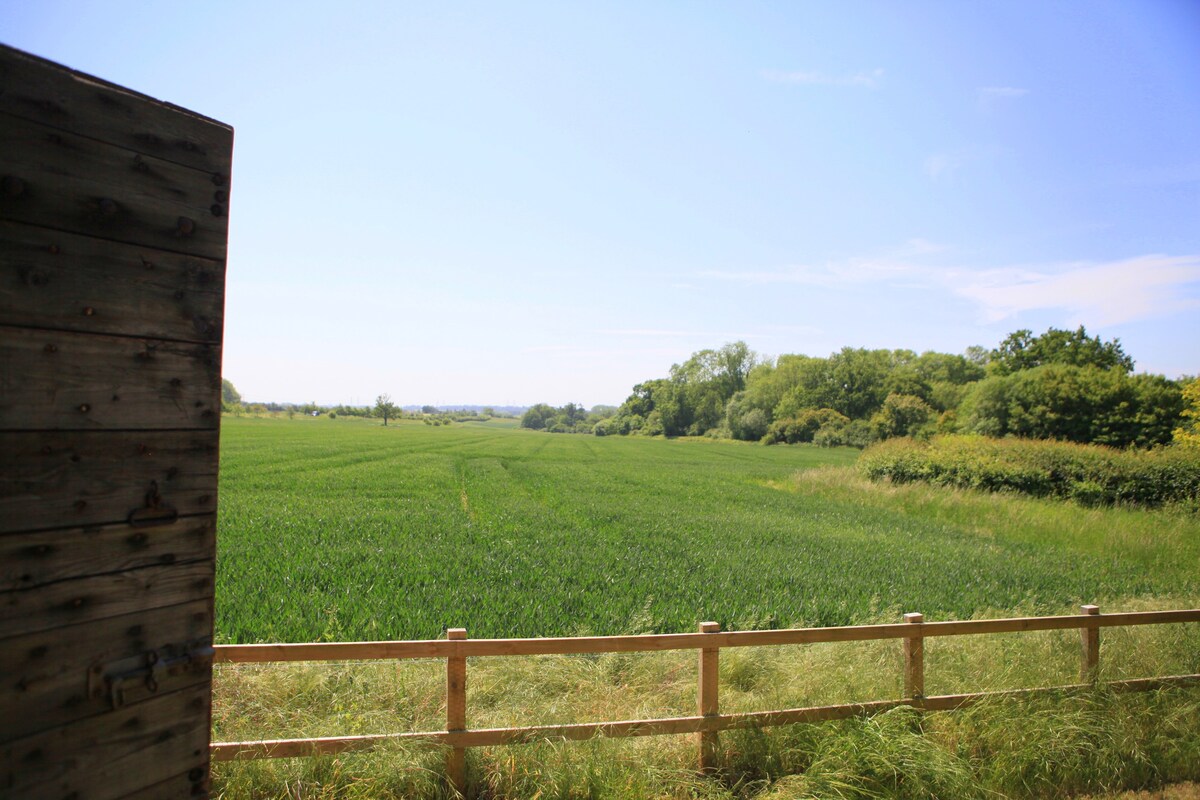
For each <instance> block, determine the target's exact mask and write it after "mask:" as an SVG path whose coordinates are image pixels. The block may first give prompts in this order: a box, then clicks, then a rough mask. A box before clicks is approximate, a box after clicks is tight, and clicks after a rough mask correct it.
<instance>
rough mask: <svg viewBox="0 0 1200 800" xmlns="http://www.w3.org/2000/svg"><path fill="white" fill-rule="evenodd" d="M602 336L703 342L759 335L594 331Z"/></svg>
mask: <svg viewBox="0 0 1200 800" xmlns="http://www.w3.org/2000/svg"><path fill="white" fill-rule="evenodd" d="M595 333H598V334H600V335H603V336H633V337H646V338H659V339H672V338H674V339H688V338H690V339H702V340H704V341H712V340H715V339H723V340H726V341H729V340H733V339H753V338H756V337H757V336H758V335H759V334H755V333H738V332H736V331H734V332H728V331H727V332H724V333H722V332H720V331H681V330H664V329H660V328H608V329H604V330H598V331H595Z"/></svg>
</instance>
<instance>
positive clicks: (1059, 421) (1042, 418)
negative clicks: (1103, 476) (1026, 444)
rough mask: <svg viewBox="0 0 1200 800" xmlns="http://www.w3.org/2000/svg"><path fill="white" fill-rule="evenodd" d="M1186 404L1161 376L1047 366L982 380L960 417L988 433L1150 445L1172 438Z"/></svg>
mask: <svg viewBox="0 0 1200 800" xmlns="http://www.w3.org/2000/svg"><path fill="white" fill-rule="evenodd" d="M1182 408H1183V399H1182V393H1181V391H1180V389H1179V386H1178V384H1177V383H1175V382H1174V381H1169V380H1167V379H1166V378H1163V377H1162V376H1157V375H1134V376H1130V375H1127V374H1126V373H1125V372H1124V371H1122V370H1120V369H1102V368H1100V367H1096V366H1083V367H1080V366H1075V365H1071V364H1045V365H1043V366H1040V367H1034V368H1032V369H1025V370H1021V371H1019V372H1015V373H1012V374H1011V375H993V376H991V377H989V378H987V379H985V380H983V381H980V382H979V383H977V384H976V385H975V387H974V388H973V389H972V391H971V394H970V395H969V396H968V397H967V398H966V399H965V400H964V401H963V405H962V407H961V409H960V414H961V418H962V420H963V422H964V424H963V428H964V430H966V431H968V432H973V433H980V434H984V435H986V436H1021V437H1024V438H1030V439H1060V440H1065V441H1071V442H1080V443H1091V444H1104V445H1109V446H1112V447H1128V446H1130V445H1133V446H1138V447H1149V446H1153V445H1155V444H1165V443H1166V442H1168V441H1170V438H1171V431H1172V429H1173V428H1174V427H1175V426H1176V425H1177V424H1178V421H1179V419H1180V412H1181V410H1182Z"/></svg>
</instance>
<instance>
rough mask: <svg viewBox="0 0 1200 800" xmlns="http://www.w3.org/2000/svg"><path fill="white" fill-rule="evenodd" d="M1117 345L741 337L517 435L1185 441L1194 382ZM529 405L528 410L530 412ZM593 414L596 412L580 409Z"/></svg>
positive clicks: (1195, 397) (1019, 334)
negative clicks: (923, 344)
mask: <svg viewBox="0 0 1200 800" xmlns="http://www.w3.org/2000/svg"><path fill="white" fill-rule="evenodd" d="M1133 366H1134V361H1133V359H1132V358H1131V357H1130V356H1129V355H1128V354H1126V353H1125V352H1124V350H1123V349H1122V347H1121V344H1120V341H1119V340H1116V339H1113V340H1111V341H1104V340H1102V339H1100V337H1098V336H1089V335H1088V333H1087V331H1086V330H1085V329H1084V327H1083V326H1080V327H1079V328H1078V329H1076V330H1059V329H1056V328H1050V329H1048V330H1047V331H1046V332H1045V333H1043V334H1040V335H1034V334H1033V332H1032V331H1030V330H1019V331H1016V332H1014V333H1011V334H1009V335H1008V336H1007V337H1006V338H1005V339H1004V340H1003V341H1002V342H1000V344H999V345H998V346H997V347H995V348H994V349H991V350H987V349H984V348H982V347H972V348H969V349H968V350H967V352H966V353H964V354H962V355H952V354H948V353H938V352H933V351H928V352H924V353H921V354H919V355H918V354H917V353H915V352H913V351H911V350H884V349H877V350H869V349H863V348H852V347H844V348H842V349H841V350H839V351H838V352H835V353H832V354H830V355H829V356H827V357H824V358H822V357H815V356H807V355H781V356H779V357H778V358H775V359H770V358H764V357H762V356H760V355H759V354H757V353H755V352H754V351H753V350H751V349H750V348H749V347H748V346H747V345H746V343H745V342H740V341H739V342H732V343H729V344H726V345H724V346H722V347H720V348H719V349H715V350H701V351H699V352H697V353H694V354H693V355H692V356H691V357H690V358H689V359H688V360H687V361H685V362H683V363H682V364H675V365H673V366H672V367H671V370H670V374H669V375H667V376H666V377H663V378H655V379H651V380H647V381H644V382H642V383H639V384H637V385H636V386H634V387H633V391H632V393H631V394H630V395H629V397H628V398H627V399H626V400H625V402H624V403H622V404H621V406H620V407H619V408H618V409H616V410H615V412H613V413H598V414H597V413H593V414H584V413H583V410H582V409H581V408H579V407H577V406H575V405H574V404H568V406H565V407H563V408H560V409H553V408H550V407H549V406H544V405H543V406H535V407H534V408H533V409H530V411H529V412H527V413H526V415H525V417H523V418H522V421H521V424H522V425H523V426H524V427H528V428H534V429H537V430H553V431H558V432H590V433H593V434H595V435H600V436H604V435H650V436H655V435H663V436H710V437H727V438H732V439H742V440H747V441H762V442H764V443H766V444H776V443H789V444H790V443H797V442H813V443H816V444H820V445H826V446H835V445H851V446H856V447H864V446H866V445H868V444H870V443H872V442H875V441H879V440H881V439H888V438H892V437H897V436H914V437H918V438H923V437H929V436H931V435H933V434H936V433H976V434H982V435H986V436H994V437H1003V436H1019V437H1025V438H1034V439H1058V440H1065V441H1072V442H1081V443H1095V444H1104V445H1109V446H1114V447H1129V446H1135V447H1152V446H1155V445H1162V444H1166V443H1168V442H1171V441H1172V439H1173V438H1175V439H1176V440H1178V441H1183V440H1184V439H1185V438H1186V437H1189V436H1191V437H1196V436H1197V432H1196V423H1197V419H1198V417H1200V389H1197V388H1196V387H1197V386H1198V385H1200V384H1197V383H1196V382H1195V381H1194V380H1193V379H1188V378H1181V379H1178V380H1171V379H1168V378H1166V377H1164V376H1162V375H1150V374H1138V373H1134V372H1133ZM534 409H539V410H538V412H537V413H536V414H535V413H534ZM593 411H595V409H593Z"/></svg>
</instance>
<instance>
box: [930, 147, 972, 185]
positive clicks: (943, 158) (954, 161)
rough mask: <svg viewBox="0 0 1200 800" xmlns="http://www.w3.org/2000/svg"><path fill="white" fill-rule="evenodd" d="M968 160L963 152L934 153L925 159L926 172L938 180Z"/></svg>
mask: <svg viewBox="0 0 1200 800" xmlns="http://www.w3.org/2000/svg"><path fill="white" fill-rule="evenodd" d="M966 162H967V160H966V158H965V157H964V156H963V155H962V154H961V153H934V154H933V155H931V156H929V157H928V158H926V159H925V174H926V175H928V176H929V177H931V178H933V179H935V180H936V179H938V178H940V177H942V176H943V175H948V174H950V173H951V172H954V171H956V170H957V169H958V168H959V167H961V166H962V165H963V164H965V163H966Z"/></svg>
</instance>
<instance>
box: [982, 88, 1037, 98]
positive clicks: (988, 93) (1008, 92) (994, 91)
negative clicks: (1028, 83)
mask: <svg viewBox="0 0 1200 800" xmlns="http://www.w3.org/2000/svg"><path fill="white" fill-rule="evenodd" d="M1027 94H1029V90H1028V89H1018V88H1017V87H1015V86H981V87H980V88H979V96H980V97H1024V96H1025V95H1027Z"/></svg>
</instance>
